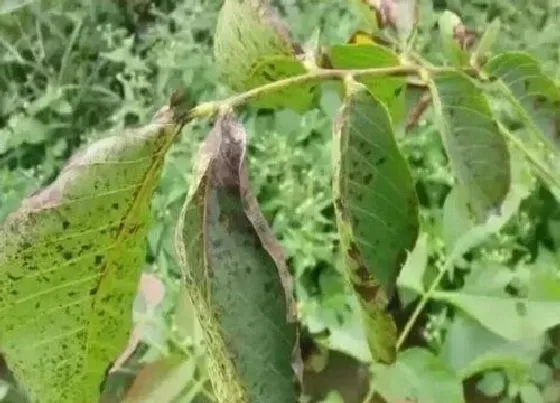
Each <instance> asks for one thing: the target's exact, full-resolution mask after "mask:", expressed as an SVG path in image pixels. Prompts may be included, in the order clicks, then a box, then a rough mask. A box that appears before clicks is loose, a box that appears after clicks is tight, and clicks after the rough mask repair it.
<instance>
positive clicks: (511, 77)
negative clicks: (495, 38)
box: [484, 52, 560, 200]
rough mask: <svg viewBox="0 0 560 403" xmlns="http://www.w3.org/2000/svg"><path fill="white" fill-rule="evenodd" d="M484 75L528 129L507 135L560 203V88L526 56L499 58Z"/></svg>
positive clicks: (529, 56)
mask: <svg viewBox="0 0 560 403" xmlns="http://www.w3.org/2000/svg"><path fill="white" fill-rule="evenodd" d="M484 73H486V74H487V75H488V76H489V77H490V78H491V79H492V80H494V81H495V82H496V86H497V87H498V89H499V90H500V91H501V93H502V95H504V96H505V98H506V99H507V101H508V103H509V104H510V105H511V106H512V107H513V110H514V111H513V113H514V115H515V119H518V120H519V121H520V123H521V124H522V127H523V128H524V130H523V131H520V130H518V131H517V132H516V133H508V131H507V130H506V131H505V132H506V134H509V136H510V138H511V139H512V140H513V142H514V144H515V145H516V146H517V147H519V148H520V149H521V150H522V151H524V152H525V154H526V155H527V158H528V160H529V161H531V163H532V164H533V166H534V168H535V170H536V172H537V174H538V175H539V176H540V177H541V178H542V179H543V180H544V181H545V183H547V185H548V186H549V187H550V190H551V191H552V193H553V194H554V195H555V196H556V198H557V199H559V200H560V162H559V161H560V152H559V150H558V147H557V146H556V144H554V142H555V141H556V140H557V137H558V132H559V130H560V126H559V124H558V122H560V88H559V86H558V85H557V84H556V83H555V82H554V81H553V80H552V79H551V78H549V77H548V76H547V75H546V74H545V73H544V72H543V71H542V69H541V66H540V63H539V61H538V60H536V59H535V58H533V57H532V56H531V55H529V54H527V53H523V52H508V53H503V54H500V55H497V56H495V57H494V58H492V59H491V60H490V61H489V62H488V63H487V64H486V65H485V66H484ZM549 132H550V133H549ZM547 133H548V134H547Z"/></svg>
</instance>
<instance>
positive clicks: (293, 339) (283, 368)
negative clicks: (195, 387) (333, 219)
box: [176, 115, 299, 403]
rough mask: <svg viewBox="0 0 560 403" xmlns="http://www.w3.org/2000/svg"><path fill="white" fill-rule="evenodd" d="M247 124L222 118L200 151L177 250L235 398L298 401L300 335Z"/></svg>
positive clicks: (226, 391) (218, 367)
mask: <svg viewBox="0 0 560 403" xmlns="http://www.w3.org/2000/svg"><path fill="white" fill-rule="evenodd" d="M245 141H246V134H245V131H244V129H243V128H242V127H241V126H240V125H239V124H238V123H237V122H236V121H235V120H234V119H233V118H232V117H231V116H229V115H224V116H221V117H219V118H218V121H217V122H216V124H215V128H214V130H213V131H212V133H211V134H210V135H209V136H208V138H207V140H206V141H205V143H204V144H203V146H202V148H201V152H200V157H199V158H200V160H199V170H198V181H197V183H196V186H195V188H194V192H193V195H192V197H191V198H190V199H189V200H188V201H187V203H186V204H185V207H184V210H183V213H182V215H181V217H182V223H180V225H179V227H178V230H177V239H176V242H177V249H178V255H179V259H180V261H181V264H182V267H183V269H184V277H185V279H186V282H187V288H188V290H189V295H190V297H191V299H192V302H193V305H194V307H195V310H196V311H197V315H198V317H199V320H200V322H201V325H202V327H203V329H204V332H205V338H206V344H207V349H208V351H209V354H210V356H211V357H212V359H211V362H210V366H211V373H212V376H211V379H212V382H213V385H214V389H215V391H216V394H217V396H218V398H219V399H221V401H224V402H225V401H227V402H246V401H249V402H267V403H268V402H271V403H273V402H278V403H286V402H295V401H296V395H297V388H296V387H295V386H296V383H295V376H294V370H293V368H292V363H293V360H294V359H295V360H297V357H298V355H299V352H298V350H296V344H297V335H296V329H295V325H294V324H293V323H290V322H291V321H293V320H294V305H293V301H292V299H291V295H292V291H291V283H290V280H289V275H288V272H287V268H286V266H285V263H284V259H283V254H282V252H281V249H280V247H279V245H278V243H277V242H276V241H275V239H274V238H273V237H272V234H271V232H270V230H269V228H268V225H267V223H266V221H265V220H264V218H263V216H262V214H261V213H260V211H259V210H258V207H257V204H256V201H255V199H254V198H253V196H252V195H251V193H250V189H249V183H248V175H247V170H246V167H245Z"/></svg>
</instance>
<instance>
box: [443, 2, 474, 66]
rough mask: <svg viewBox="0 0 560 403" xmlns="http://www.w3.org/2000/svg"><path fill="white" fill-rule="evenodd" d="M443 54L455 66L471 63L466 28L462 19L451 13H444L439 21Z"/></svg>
mask: <svg viewBox="0 0 560 403" xmlns="http://www.w3.org/2000/svg"><path fill="white" fill-rule="evenodd" d="M438 25H439V33H440V37H441V43H442V48H443V54H444V55H445V57H446V58H447V59H448V60H449V61H450V62H451V64H452V65H454V66H457V67H459V66H464V65H466V64H468V62H469V53H468V52H467V50H466V49H465V47H466V39H467V38H465V35H466V28H465V26H464V25H463V22H462V21H461V18H460V17H459V16H458V15H457V14H455V13H452V12H451V11H448V10H446V11H444V12H443V13H442V14H441V15H440V17H439V21H438Z"/></svg>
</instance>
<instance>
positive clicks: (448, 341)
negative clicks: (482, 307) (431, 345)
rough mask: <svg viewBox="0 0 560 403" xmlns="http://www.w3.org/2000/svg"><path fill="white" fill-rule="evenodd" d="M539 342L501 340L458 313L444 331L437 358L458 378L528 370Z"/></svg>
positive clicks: (540, 349) (540, 340)
mask: <svg viewBox="0 0 560 403" xmlns="http://www.w3.org/2000/svg"><path fill="white" fill-rule="evenodd" d="M490 309H493V308H490ZM543 343H544V338H543V337H536V338H532V339H527V340H520V341H513V342H512V341H508V340H505V339H503V338H502V337H500V336H497V335H496V334H494V333H492V332H490V331H489V330H488V329H486V328H485V327H483V326H481V325H480V324H479V323H477V322H476V321H474V320H472V319H470V318H468V317H467V316H465V315H463V314H461V313H459V314H457V315H456V316H455V318H454V319H453V322H452V323H451V325H450V327H449V329H448V330H447V333H446V335H445V342H444V343H443V346H442V349H441V352H440V357H441V359H442V360H443V361H444V362H446V363H447V365H448V366H449V368H451V369H453V370H454V371H455V373H456V374H457V375H458V376H459V377H460V378H461V379H467V378H469V377H471V376H473V375H475V374H476V373H481V372H483V371H487V370H490V369H505V370H509V371H528V370H529V368H530V366H531V364H532V363H533V361H534V360H535V357H538V355H539V353H540V351H542V348H543Z"/></svg>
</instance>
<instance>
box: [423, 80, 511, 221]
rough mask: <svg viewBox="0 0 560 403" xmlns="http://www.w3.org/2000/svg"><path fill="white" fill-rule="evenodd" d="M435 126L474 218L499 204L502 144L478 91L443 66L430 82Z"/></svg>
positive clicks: (505, 180)
mask: <svg viewBox="0 0 560 403" xmlns="http://www.w3.org/2000/svg"><path fill="white" fill-rule="evenodd" d="M430 89H431V92H432V98H433V102H434V107H435V112H436V118H437V123H438V126H439V130H440V132H441V134H442V136H443V142H444V144H445V148H446V151H447V154H448V156H449V158H450V160H451V164H452V166H453V168H454V171H455V175H456V177H457V180H458V182H459V184H460V185H461V186H462V187H463V188H464V191H465V195H466V197H467V200H468V202H469V205H470V208H471V209H472V210H473V213H474V215H475V217H476V218H477V220H480V221H482V220H484V219H486V218H487V216H488V213H489V212H490V211H492V210H495V209H497V208H499V206H500V205H501V203H502V202H503V200H504V198H505V197H506V195H507V193H508V191H509V188H510V156H509V151H508V146H507V143H506V141H505V139H504V138H503V136H502V134H501V132H500V130H499V127H498V124H497V123H496V121H495V120H494V118H493V116H492V113H491V111H490V107H489V106H488V102H487V100H486V98H485V97H484V94H483V93H482V92H481V91H480V89H478V88H477V87H476V85H475V84H474V82H473V81H472V80H471V79H470V78H469V77H467V76H466V75H465V74H463V73H460V72H457V71H443V72H440V73H437V74H435V75H434V76H433V81H432V82H431V83H430Z"/></svg>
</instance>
